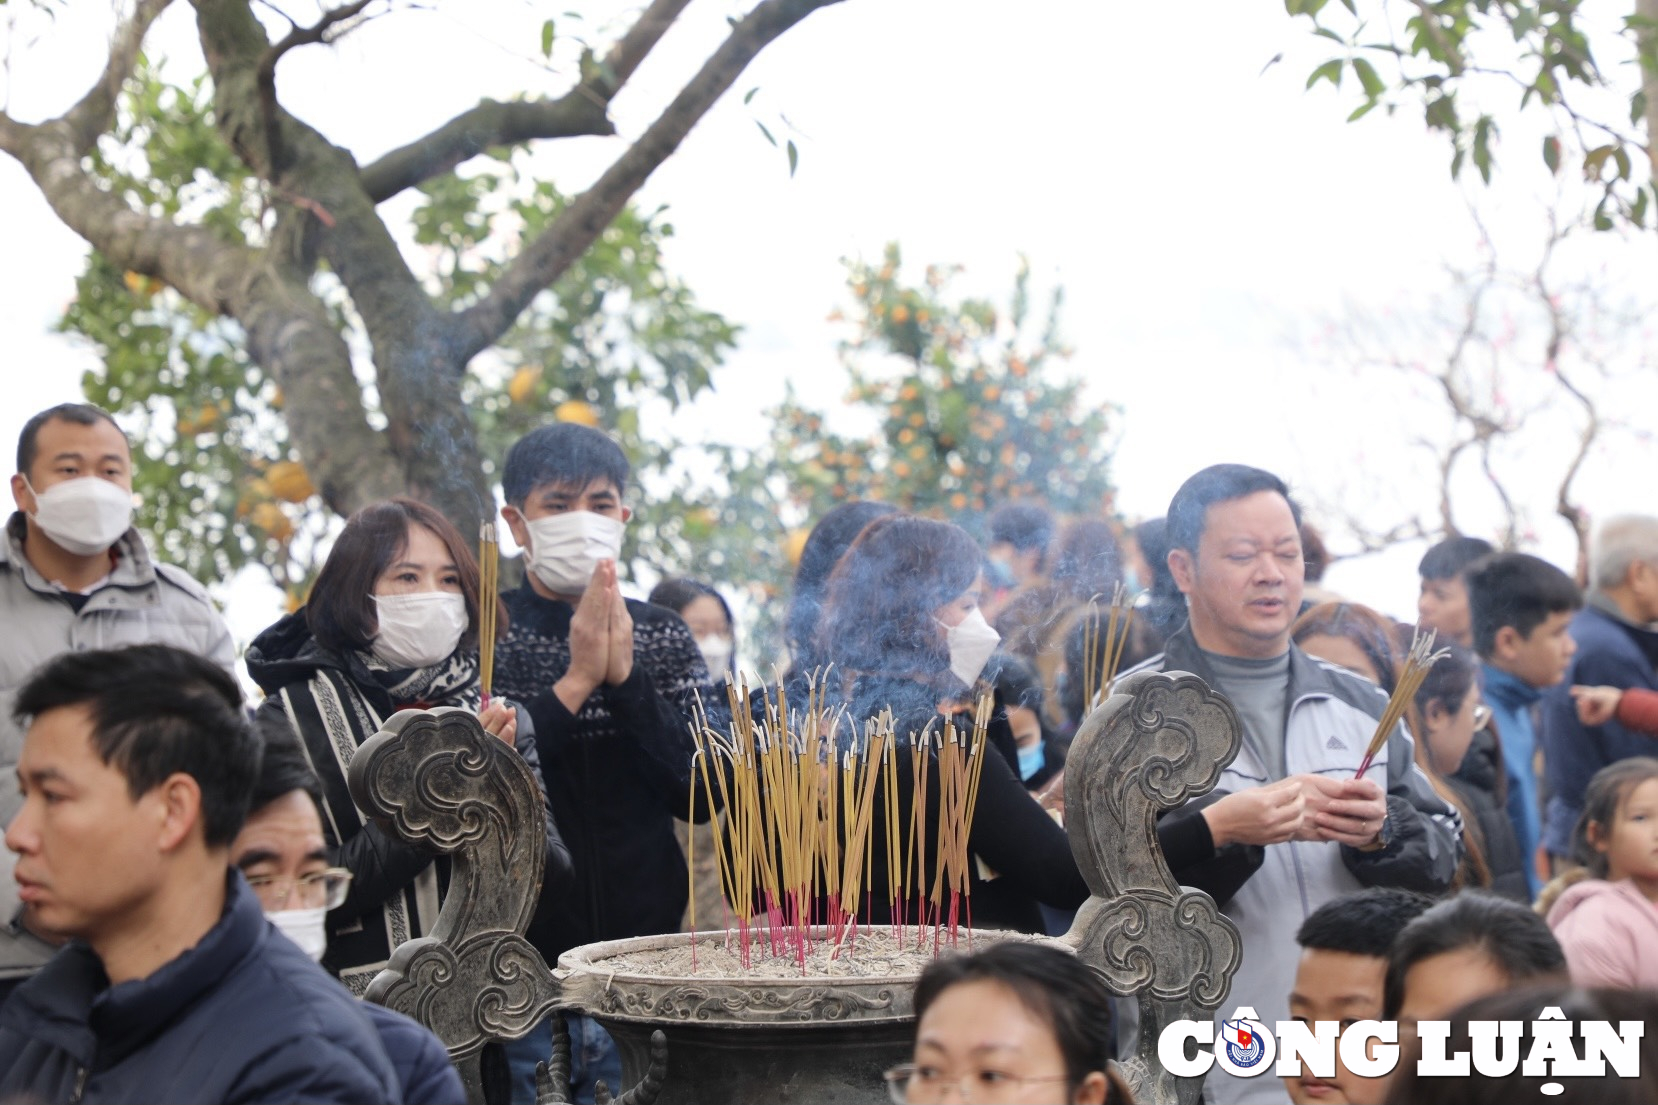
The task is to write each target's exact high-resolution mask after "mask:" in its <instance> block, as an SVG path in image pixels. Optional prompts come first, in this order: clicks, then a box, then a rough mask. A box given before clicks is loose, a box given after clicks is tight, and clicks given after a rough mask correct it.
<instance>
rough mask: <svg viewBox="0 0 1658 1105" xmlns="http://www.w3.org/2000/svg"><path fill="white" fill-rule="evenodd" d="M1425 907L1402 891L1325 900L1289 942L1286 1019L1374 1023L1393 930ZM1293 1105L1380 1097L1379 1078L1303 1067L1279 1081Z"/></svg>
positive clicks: (1342, 1104)
mask: <svg viewBox="0 0 1658 1105" xmlns="http://www.w3.org/2000/svg"><path fill="white" fill-rule="evenodd" d="M1431 905H1433V899H1432V898H1429V897H1427V896H1426V895H1423V894H1414V893H1412V892H1410V891H1408V890H1394V889H1392V888H1384V887H1372V888H1370V889H1367V890H1360V891H1357V892H1356V893H1353V894H1346V895H1343V896H1342V897H1340V898H1335V899H1332V900H1331V901H1328V902H1325V903H1324V904H1323V905H1321V906H1319V907H1318V908H1317V909H1315V910H1313V911H1312V913H1310V914H1309V915H1308V916H1307V919H1306V920H1305V921H1303V922H1301V929H1300V931H1299V932H1297V933H1296V934H1295V942H1296V943H1297V944H1300V945H1301V960H1300V962H1299V963H1298V964H1297V965H1296V969H1295V988H1294V989H1292V990H1291V991H1290V1017H1291V1018H1292V1019H1294V1020H1298V1021H1306V1022H1309V1023H1313V1024H1316V1023H1317V1022H1319V1021H1339V1022H1340V1023H1341V1025H1342V1027H1343V1028H1345V1027H1347V1026H1348V1025H1350V1024H1352V1023H1353V1022H1354V1021H1366V1020H1378V1019H1380V1017H1381V1015H1382V985H1383V981H1384V979H1385V978H1386V976H1387V953H1388V949H1389V948H1390V947H1392V945H1393V940H1394V938H1395V937H1397V936H1398V935H1399V932H1400V930H1401V929H1403V928H1404V927H1405V926H1406V925H1407V924H1409V923H1410V922H1411V921H1412V920H1414V919H1415V918H1416V917H1417V916H1418V915H1419V914H1421V913H1422V912H1423V911H1424V910H1426V909H1427V908H1428V907H1429V906H1431ZM1284 1087H1285V1089H1287V1090H1288V1091H1289V1095H1290V1100H1291V1101H1293V1102H1294V1103H1295V1105H1309V1103H1317V1105H1358V1103H1360V1102H1366V1101H1376V1100H1379V1099H1380V1098H1381V1096H1382V1094H1384V1093H1386V1092H1387V1080H1386V1079H1385V1078H1367V1077H1364V1076H1362V1075H1358V1074H1354V1073H1353V1072H1352V1071H1350V1070H1348V1069H1347V1066H1346V1064H1344V1063H1343V1062H1342V1061H1341V1059H1340V1057H1339V1056H1338V1057H1337V1059H1336V1070H1335V1077H1333V1078H1327V1079H1326V1078H1318V1077H1316V1076H1315V1075H1313V1073H1312V1072H1311V1071H1309V1070H1306V1069H1305V1068H1303V1070H1302V1072H1301V1074H1300V1075H1298V1076H1296V1077H1294V1078H1286V1079H1284Z"/></svg>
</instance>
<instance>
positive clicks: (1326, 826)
mask: <svg viewBox="0 0 1658 1105" xmlns="http://www.w3.org/2000/svg"><path fill="white" fill-rule="evenodd" d="M1328 781H1329V782H1333V783H1335V784H1336V786H1337V787H1338V788H1339V794H1337V795H1334V796H1332V797H1331V798H1330V800H1329V801H1327V802H1325V803H1324V808H1323V809H1321V810H1319V811H1318V812H1317V813H1315V814H1313V820H1314V822H1315V823H1316V824H1317V825H1318V839H1320V840H1333V841H1335V842H1336V843H1338V844H1346V845H1348V846H1349V847H1352V848H1363V847H1366V846H1367V845H1370V844H1374V843H1375V842H1376V837H1377V834H1379V833H1380V832H1381V831H1382V823H1383V822H1385V821H1386V820H1387V795H1386V794H1384V793H1383V792H1382V788H1381V786H1379V785H1378V784H1377V783H1376V782H1375V781H1374V780H1371V779H1340V780H1328Z"/></svg>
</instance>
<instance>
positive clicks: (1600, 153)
mask: <svg viewBox="0 0 1658 1105" xmlns="http://www.w3.org/2000/svg"><path fill="white" fill-rule="evenodd" d="M1616 148H1617V147H1616V146H1597V147H1595V148H1594V149H1592V150H1590V151H1589V152H1588V153H1586V154H1584V155H1583V179H1584V180H1599V179H1600V178H1601V177H1602V176H1604V175H1605V173H1606V159H1607V158H1609V157H1611V156H1612V151H1613V150H1615V149H1616Z"/></svg>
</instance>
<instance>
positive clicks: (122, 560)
mask: <svg viewBox="0 0 1658 1105" xmlns="http://www.w3.org/2000/svg"><path fill="white" fill-rule="evenodd" d="M25 532H26V529H25V524H24V519H23V515H21V514H13V515H12V516H11V520H10V521H9V522H8V523H7V525H6V530H5V534H4V535H3V539H0V627H4V628H3V631H0V825H9V824H11V820H12V818H13V817H15V816H16V815H17V811H18V809H19V808H20V807H21V806H22V798H21V796H20V795H19V794H18V791H17V784H16V781H15V777H16V774H17V761H18V757H19V756H21V755H22V752H23V730H22V729H21V728H20V727H19V726H18V724H17V723H16V721H14V720H13V719H12V703H13V702H15V701H16V700H17V692H18V690H19V689H20V688H21V687H22V685H23V683H24V682H25V681H26V680H27V679H28V677H29V675H30V673H32V672H33V671H34V670H35V669H36V668H38V667H39V666H40V665H42V664H44V663H45V662H46V661H48V660H50V659H51V658H52V657H54V656H57V655H60V654H62V653H64V652H68V651H70V650H86V649H103V648H120V647H122V646H124V645H138V644H161V645H172V646H174V647H175V648H182V649H186V650H188V651H190V652H195V653H199V654H200V655H202V656H205V657H207V658H208V659H210V660H213V661H214V662H216V663H218V664H220V665H221V666H223V667H224V669H225V670H226V671H231V672H234V670H235V666H236V648H235V645H234V644H233V643H232V642H231V639H230V630H229V629H228V628H226V626H225V623H224V619H223V618H221V617H220V616H219V613H218V611H217V610H215V609H214V608H213V603H212V601H211V600H210V599H209V598H208V597H207V591H206V590H205V589H204V588H203V587H202V585H201V584H199V583H197V582H196V581H195V580H194V579H191V578H190V577H189V576H188V575H186V574H185V573H184V572H182V571H180V570H179V569H177V568H173V567H170V566H168V565H166V564H157V563H155V562H154V561H153V560H151V559H150V553H149V550H148V549H147V548H145V546H144V539H143V538H142V537H140V536H139V535H138V531H137V530H130V529H129V530H128V531H127V532H126V534H125V536H123V537H122V538H121V539H120V540H119V541H117V542H116V543H115V546H114V548H113V549H112V550H111V565H110V573H109V578H108V579H106V580H105V581H104V582H103V583H102V584H100V585H99V587H98V589H97V590H95V591H93V592H92V594H91V596H90V597H89V598H88V599H87V601H86V603H85V604H84V605H83V606H82V607H81V609H80V610H79V611H77V610H76V609H75V607H74V606H73V605H72V604H71V602H70V600H69V597H68V596H67V595H66V594H65V593H64V591H63V589H62V588H60V587H58V586H57V585H55V584H53V583H51V582H50V581H48V580H47V579H46V578H45V577H44V576H42V575H41V574H40V572H38V571H37V570H35V566H34V565H33V564H31V563H29V560H28V558H27V557H25V556H24V555H23V539H24V534H25ZM16 858H17V857H16V856H14V855H13V854H12V853H11V852H9V851H8V852H5V853H3V855H0V980H3V979H15V978H20V977H24V976H26V975H29V974H31V973H33V972H34V971H35V970H36V969H37V968H38V967H39V966H40V965H41V964H42V963H44V962H46V959H47V958H48V957H49V956H50V955H51V953H52V951H53V949H52V948H50V947H48V946H47V945H45V944H43V943H41V942H40V941H38V940H36V939H34V937H32V936H30V935H29V934H28V933H26V932H24V931H22V930H21V929H20V928H19V927H18V926H17V924H16V920H17V912H18V900H17V883H16V882H14V881H13V880H12V868H13V867H14V866H15V864H16Z"/></svg>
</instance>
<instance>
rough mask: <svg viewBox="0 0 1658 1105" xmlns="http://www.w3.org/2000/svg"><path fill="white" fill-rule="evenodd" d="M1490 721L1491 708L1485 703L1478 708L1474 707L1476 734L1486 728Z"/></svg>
mask: <svg viewBox="0 0 1658 1105" xmlns="http://www.w3.org/2000/svg"><path fill="white" fill-rule="evenodd" d="M1490 720H1491V707H1489V706H1487V705H1486V704H1485V703H1483V702H1481V703H1480V704H1479V705H1478V706H1475V707H1474V732H1476V733H1477V732H1479V731H1480V730H1481V729H1484V728H1485V726H1486V723H1487V722H1489V721H1490Z"/></svg>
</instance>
